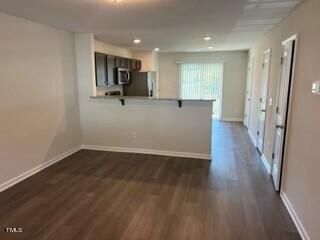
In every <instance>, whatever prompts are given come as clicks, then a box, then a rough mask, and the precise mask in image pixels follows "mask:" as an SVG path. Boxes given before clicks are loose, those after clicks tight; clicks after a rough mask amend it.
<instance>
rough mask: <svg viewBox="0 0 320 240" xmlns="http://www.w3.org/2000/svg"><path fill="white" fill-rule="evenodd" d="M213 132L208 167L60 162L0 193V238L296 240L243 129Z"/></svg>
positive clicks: (102, 158)
mask: <svg viewBox="0 0 320 240" xmlns="http://www.w3.org/2000/svg"><path fill="white" fill-rule="evenodd" d="M213 129H214V138H213V161H212V162H210V161H206V160H197V159H184V158H175V157H164V156H152V155H142V154H127V153H111V152H99V151H85V150H82V151H80V152H78V153H76V154H74V155H72V156H70V157H68V158H66V159H65V160H63V161H61V162H59V163H57V164H55V165H53V166H51V167H49V168H47V169H45V170H44V171H42V172H40V173H38V174H36V175H34V176H32V177H30V178H28V179H26V180H25V181H23V182H21V183H19V184H17V185H15V186H14V187H12V188H10V189H8V190H6V191H4V192H2V193H0V227H1V229H0V239H1V240H6V239H30V240H38V239H41V240H43V239H53V240H63V239H67V240H69V239H74V240H82V239H86V240H100V239H108V240H109V239H110V240H118V239H119V240H138V239H139V240H160V239H162V240H180V239H181V240H188V239H190V240H223V239H228V240H229V239H230V240H231V239H232V240H241V239H244V240H250V239H252V240H267V239H272V240H286V239H300V237H299V235H298V233H297V230H296V228H295V226H294V224H293V222H292V220H291V219H290V217H289V214H288V213H287V211H286V209H285V207H284V205H283V203H282V202H281V199H280V197H279V195H278V194H277V193H275V192H274V189H273V186H272V182H271V179H270V177H269V176H268V175H267V173H266V172H265V170H264V168H263V165H262V163H261V161H260V159H259V155H258V154H257V151H256V150H255V148H254V147H253V145H252V144H251V142H250V140H249V138H248V135H247V133H246V131H245V129H244V127H243V126H242V125H240V124H236V123H215V124H214V127H213ZM5 227H22V228H23V232H22V233H4V228H5Z"/></svg>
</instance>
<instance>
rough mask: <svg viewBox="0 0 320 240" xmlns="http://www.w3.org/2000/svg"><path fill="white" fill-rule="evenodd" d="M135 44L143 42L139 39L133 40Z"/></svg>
mask: <svg viewBox="0 0 320 240" xmlns="http://www.w3.org/2000/svg"><path fill="white" fill-rule="evenodd" d="M133 43H134V44H139V43H141V40H140V39H138V38H136V39H133Z"/></svg>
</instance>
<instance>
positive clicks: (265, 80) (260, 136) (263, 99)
mask: <svg viewBox="0 0 320 240" xmlns="http://www.w3.org/2000/svg"><path fill="white" fill-rule="evenodd" d="M270 62H271V49H268V50H266V51H265V52H264V54H263V62H262V81H261V89H260V107H259V116H258V119H259V125H258V132H257V148H258V150H259V152H260V153H261V154H263V147H264V136H265V125H266V116H267V105H268V104H267V102H268V100H267V98H268V85H269V75H270Z"/></svg>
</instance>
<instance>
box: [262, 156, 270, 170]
mask: <svg viewBox="0 0 320 240" xmlns="http://www.w3.org/2000/svg"><path fill="white" fill-rule="evenodd" d="M261 160H262V162H263V165H264V167H265V168H266V170H267V173H268V174H269V175H270V174H271V166H270V163H269V161H268V159H267V157H266V156H265V155H264V154H262V155H261Z"/></svg>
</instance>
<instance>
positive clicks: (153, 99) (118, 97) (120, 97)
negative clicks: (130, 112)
mask: <svg viewBox="0 0 320 240" xmlns="http://www.w3.org/2000/svg"><path fill="white" fill-rule="evenodd" d="M90 99H119V100H121V99H125V100H130V99H132V100H149V101H193V102H215V101H216V100H215V99H182V98H153V97H133V96H132V97H131V96H90Z"/></svg>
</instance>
